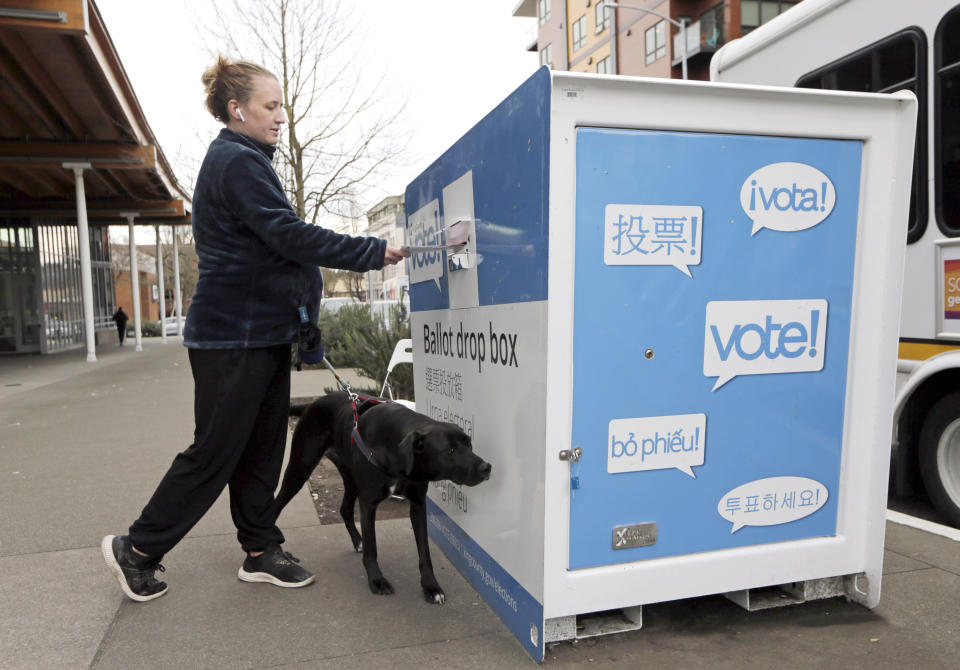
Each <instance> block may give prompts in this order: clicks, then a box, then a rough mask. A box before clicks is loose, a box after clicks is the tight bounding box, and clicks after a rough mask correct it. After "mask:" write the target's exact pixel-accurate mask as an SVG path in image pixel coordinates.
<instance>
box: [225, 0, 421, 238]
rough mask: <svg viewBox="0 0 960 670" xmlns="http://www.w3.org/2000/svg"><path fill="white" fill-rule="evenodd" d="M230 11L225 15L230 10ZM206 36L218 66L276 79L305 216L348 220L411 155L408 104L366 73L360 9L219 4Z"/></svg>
mask: <svg viewBox="0 0 960 670" xmlns="http://www.w3.org/2000/svg"><path fill="white" fill-rule="evenodd" d="M224 5H225V6H224ZM214 8H215V12H216V20H215V21H214V25H213V27H212V28H211V31H210V33H209V34H208V35H207V36H206V41H207V48H208V50H209V51H210V53H211V58H213V57H215V55H216V53H218V52H222V51H225V50H226V51H230V52H232V53H233V54H234V55H236V56H240V57H243V58H247V59H250V60H254V59H257V60H259V63H260V64H262V65H263V66H264V67H266V68H268V69H269V70H271V71H272V72H274V73H276V75H277V77H278V78H279V80H280V83H281V85H282V87H283V95H284V100H283V105H284V110H285V112H286V117H287V127H286V137H285V138H284V141H283V142H281V144H280V147H279V152H278V153H279V156H280V158H279V166H278V173H279V174H280V176H281V178H282V179H283V181H284V183H285V187H286V190H287V194H288V196H289V197H290V202H291V203H292V204H293V206H294V209H295V210H296V212H297V215H298V216H299V217H300V218H302V219H303V220H305V221H308V222H310V223H317V222H318V220H320V219H322V218H324V217H325V216H327V215H333V216H338V215H340V214H342V213H343V212H344V211H346V210H347V209H348V208H349V206H350V205H351V204H355V201H356V199H355V195H354V194H356V193H358V192H359V191H361V190H362V189H366V188H371V187H372V185H373V182H374V180H375V179H376V178H377V177H378V176H380V175H381V174H382V173H383V171H384V170H385V169H388V168H390V167H391V166H394V165H396V164H398V162H399V157H400V155H401V153H402V152H403V150H404V149H405V140H404V139H403V137H404V133H403V132H402V125H403V123H402V118H403V112H404V108H405V106H406V102H405V100H398V99H397V98H396V97H395V96H392V95H391V94H390V93H389V89H388V87H387V86H386V80H385V76H383V75H381V76H380V77H379V78H378V79H376V80H375V81H371V80H370V79H369V75H368V73H367V72H366V71H365V70H364V69H363V68H362V67H361V65H360V64H361V63H362V62H363V59H361V58H359V57H358V56H359V44H360V40H359V36H358V26H359V25H360V21H361V19H359V18H355V17H358V12H356V11H354V9H353V7H352V6H350V7H345V6H344V5H343V4H342V3H341V1H340V0H231V1H230V2H228V3H215V4H214Z"/></svg>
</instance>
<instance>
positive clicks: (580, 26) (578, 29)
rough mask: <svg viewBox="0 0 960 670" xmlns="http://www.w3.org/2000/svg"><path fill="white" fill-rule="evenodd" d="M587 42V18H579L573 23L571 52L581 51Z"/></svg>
mask: <svg viewBox="0 0 960 670" xmlns="http://www.w3.org/2000/svg"><path fill="white" fill-rule="evenodd" d="M586 42H587V17H586V16H581V17H580V18H579V19H577V20H576V21H574V22H573V50H574V51H577V50H578V49H582V48H583V45H584V44H586Z"/></svg>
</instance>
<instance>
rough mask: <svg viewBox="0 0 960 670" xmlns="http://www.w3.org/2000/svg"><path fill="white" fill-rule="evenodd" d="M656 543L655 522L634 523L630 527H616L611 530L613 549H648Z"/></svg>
mask: <svg viewBox="0 0 960 670" xmlns="http://www.w3.org/2000/svg"><path fill="white" fill-rule="evenodd" d="M656 543H657V522H656V521H651V522H649V523H635V524H633V525H632V526H617V527H616V528H614V529H613V548H614V549H632V548H633V547H649V546H650V545H651V544H656Z"/></svg>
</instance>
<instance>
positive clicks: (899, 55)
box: [797, 28, 960, 243]
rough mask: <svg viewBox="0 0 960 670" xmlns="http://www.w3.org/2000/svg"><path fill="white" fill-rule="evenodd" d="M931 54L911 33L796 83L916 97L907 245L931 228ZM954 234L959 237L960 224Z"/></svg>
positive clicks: (919, 33)
mask: <svg viewBox="0 0 960 670" xmlns="http://www.w3.org/2000/svg"><path fill="white" fill-rule="evenodd" d="M926 53H927V39H926V37H925V36H924V34H923V31H922V30H920V29H919V28H907V29H906V30H903V31H901V32H899V33H895V34H893V35H890V36H889V37H885V38H884V39H882V40H880V41H879V42H874V43H873V44H871V45H869V46H866V47H864V48H863V49H861V50H860V51H856V52H854V53H852V54H850V55H848V56H844V57H843V58H841V59H839V60H836V61H834V62H833V63H830V64H828V65H826V66H824V67H822V68H820V69H819V70H814V71H813V72H811V73H809V74H805V75H804V76H802V77H800V79H799V80H798V81H797V86H799V87H801V88H821V89H829V90H834V91H861V92H873V93H893V92H894V91H901V90H907V91H913V92H914V94H915V95H916V96H917V145H916V151H914V156H913V185H912V187H911V191H910V215H909V218H908V220H907V243H910V242H916V241H917V240H919V239H920V236H921V235H923V231H924V229H925V228H926V225H927V212H928V209H927V189H926V187H925V185H926V183H927V140H926V138H927V121H926V119H927V93H926V91H927V83H926V82H927V74H926V73H927V67H926ZM955 234H960V220H958V222H957V229H956V233H955Z"/></svg>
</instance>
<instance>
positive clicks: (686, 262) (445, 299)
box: [405, 68, 916, 660]
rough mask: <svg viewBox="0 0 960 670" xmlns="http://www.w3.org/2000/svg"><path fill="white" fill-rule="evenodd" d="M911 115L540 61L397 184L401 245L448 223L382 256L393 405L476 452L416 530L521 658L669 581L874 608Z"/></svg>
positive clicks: (578, 633)
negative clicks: (397, 317)
mask: <svg viewBox="0 0 960 670" xmlns="http://www.w3.org/2000/svg"><path fill="white" fill-rule="evenodd" d="M459 108H462V105H461V106H459ZM481 113H482V110H481ZM476 116H477V117H479V116H480V113H478V114H477V115H476ZM915 119H916V101H915V99H914V98H913V96H912V94H908V93H900V94H894V95H886V96H884V95H858V94H845V93H835V92H822V91H802V90H794V89H774V88H766V87H749V86H726V85H718V84H709V83H703V82H678V81H665V80H654V79H636V78H627V77H604V76H591V75H575V74H570V73H555V72H550V71H549V70H547V69H546V68H542V69H540V70H539V71H537V72H536V73H535V74H534V75H533V76H532V77H531V78H530V79H528V80H527V81H526V82H525V83H524V84H523V85H521V86H520V87H519V88H518V89H517V90H516V91H514V92H513V93H512V94H511V95H510V96H509V97H507V98H506V99H505V100H504V101H503V102H502V103H501V104H500V105H499V106H497V107H496V108H495V109H493V110H492V111H490V112H489V113H488V114H487V115H486V116H484V117H483V118H482V120H481V121H479V122H478V123H477V124H476V125H475V126H474V127H473V128H472V129H471V130H470V131H469V132H467V133H466V134H465V135H464V136H463V137H462V138H461V139H460V140H459V141H457V142H456V143H455V144H454V145H453V146H452V147H450V148H449V149H448V150H447V151H446V152H445V153H444V154H443V155H442V156H440V157H439V158H438V159H437V160H436V161H435V162H434V163H433V164H432V165H430V166H429V167H428V168H427V169H426V170H425V171H424V172H423V173H422V174H421V175H420V176H419V177H417V178H416V179H415V180H414V181H413V182H412V183H411V184H410V185H409V186H408V187H407V190H406V194H405V197H406V205H405V206H406V222H405V223H406V229H405V235H406V242H407V244H409V245H417V246H420V247H423V246H431V245H442V244H444V243H445V239H446V236H447V234H448V232H449V230H450V229H451V227H452V226H454V225H456V226H458V227H460V228H461V229H462V227H464V226H466V234H465V238H464V236H463V235H459V241H464V239H465V243H464V244H462V245H460V246H456V247H453V248H450V249H434V250H427V251H421V252H419V253H415V254H414V255H413V256H412V257H411V258H410V260H409V261H408V263H409V273H410V296H411V301H410V304H411V329H412V339H413V352H414V354H413V356H414V374H415V391H416V407H417V410H418V411H419V412H421V413H423V414H426V415H429V416H431V417H433V418H435V419H438V420H441V421H448V422H452V423H455V424H457V425H458V426H460V427H461V428H462V429H463V430H464V431H466V433H467V434H469V435H470V436H471V437H472V439H473V445H474V450H475V451H476V452H477V453H478V454H479V455H480V456H482V457H483V458H484V459H486V460H487V461H489V462H490V463H491V464H492V466H493V471H492V476H491V478H490V480H489V481H487V482H484V483H482V484H481V485H479V486H476V487H464V486H458V485H456V484H454V483H451V482H436V483H433V484H431V486H430V490H429V491H430V493H429V503H428V527H429V532H430V536H431V539H432V540H433V542H434V543H435V545H436V546H437V547H439V548H440V549H441V550H442V551H443V552H444V553H445V554H446V556H447V557H448V558H449V560H450V561H451V562H452V563H453V564H454V565H455V566H456V567H457V569H458V570H459V571H460V572H461V573H462V574H463V575H464V577H465V578H466V579H467V580H468V581H469V582H470V583H471V584H472V585H473V586H474V587H475V588H476V590H477V591H478V593H479V594H480V595H481V596H482V597H483V598H484V600H485V601H486V602H487V603H488V604H489V606H490V607H491V608H492V609H493V611H494V612H496V614H497V615H498V616H499V617H500V618H501V619H502V621H503V622H504V624H505V625H506V626H508V627H509V629H510V630H511V631H512V632H513V633H514V634H515V635H516V637H517V639H518V640H519V641H520V642H521V644H522V645H523V646H524V648H525V649H526V650H527V651H528V652H529V653H530V654H531V655H532V656H533V657H534V658H535V659H536V660H542V658H543V654H544V648H545V644H547V643H549V642H551V641H555V640H563V639H572V638H576V637H582V636H586V635H590V634H594V633H597V632H609V631H614V630H622V629H629V628H636V627H639V626H640V624H641V622H642V606H643V605H645V604H651V603H658V602H664V601H670V600H677V599H681V598H689V597H694V596H702V595H708V594H726V595H728V596H729V597H730V598H731V599H733V600H734V601H736V602H738V603H739V604H741V605H743V606H745V607H748V608H750V609H756V608H759V607H763V606H765V605H766V604H767V603H768V602H777V603H783V602H800V601H803V600H809V599H813V598H820V597H831V596H838V595H845V596H847V597H849V598H851V599H853V600H856V601H858V602H861V603H863V604H864V605H866V606H867V607H872V606H874V605H876V603H877V602H878V600H879V596H880V572H881V560H882V552H883V537H884V513H885V506H886V505H885V503H886V490H887V476H888V467H889V454H888V449H889V444H890V439H889V436H890V430H891V416H892V402H893V396H894V379H895V373H896V358H897V355H896V351H897V329H898V316H899V305H900V284H901V278H902V261H903V254H904V246H905V239H906V236H905V233H906V225H907V223H906V222H907V212H908V204H909V198H910V182H911V169H912V155H913V141H914V130H915ZM598 613H604V614H598Z"/></svg>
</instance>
